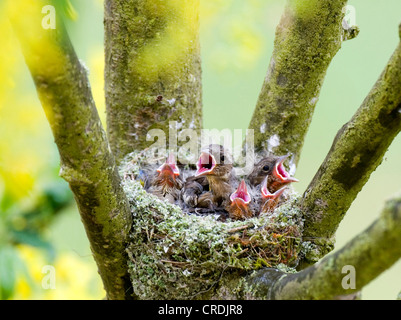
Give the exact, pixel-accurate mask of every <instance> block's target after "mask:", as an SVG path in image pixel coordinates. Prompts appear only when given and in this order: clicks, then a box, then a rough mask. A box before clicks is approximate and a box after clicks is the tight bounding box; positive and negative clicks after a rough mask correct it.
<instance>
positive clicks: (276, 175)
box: [248, 155, 299, 193]
mask: <svg viewBox="0 0 401 320" xmlns="http://www.w3.org/2000/svg"><path fill="white" fill-rule="evenodd" d="M287 157H288V155H286V156H282V157H277V156H269V157H265V158H263V159H262V160H260V161H259V162H258V163H257V164H256V165H255V167H254V169H253V171H252V172H251V173H250V174H249V176H248V179H249V182H250V184H251V185H252V186H257V185H259V184H261V183H262V182H263V181H264V179H265V178H266V177H267V189H268V190H269V192H270V193H275V192H276V191H277V190H279V189H281V188H282V187H284V186H286V185H288V184H289V183H291V182H298V181H299V180H298V179H296V178H294V177H291V176H290V174H289V173H288V172H287V171H286V170H285V168H284V165H283V163H284V161H285V160H286V159H287Z"/></svg>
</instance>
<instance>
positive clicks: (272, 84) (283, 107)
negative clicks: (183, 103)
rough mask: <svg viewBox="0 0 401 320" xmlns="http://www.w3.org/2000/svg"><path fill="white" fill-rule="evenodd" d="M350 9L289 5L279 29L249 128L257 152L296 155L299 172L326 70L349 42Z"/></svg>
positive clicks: (293, 1)
mask: <svg viewBox="0 0 401 320" xmlns="http://www.w3.org/2000/svg"><path fill="white" fill-rule="evenodd" d="M346 4H347V1H346V0H335V1H333V0H324V1H321V0H307V1H301V0H288V1H287V5H286V8H285V12H284V14H283V16H282V18H281V21H280V23H279V25H278V27H277V30H276V38H275V42H274V51H273V56H272V58H271V60H270V66H269V69H268V71H267V75H266V78H265V80H264V83H263V87H262V90H261V92H260V95H259V99H258V101H257V105H256V108H255V111H254V114H253V117H252V119H251V122H250V125H249V128H250V129H254V132H255V148H256V150H258V151H268V152H273V153H275V154H291V158H290V165H292V166H293V168H294V169H295V167H296V165H297V163H298V160H299V157H300V152H301V149H302V146H303V142H304V138H305V135H306V133H307V131H308V128H309V124H310V122H311V119H312V115H313V112H314V109H315V105H316V103H317V101H318V97H319V93H320V89H321V86H322V83H323V80H324V77H325V74H326V70H327V68H328V66H329V64H330V62H331V61H332V59H333V57H334V56H335V54H336V53H337V51H338V50H339V49H340V47H341V44H342V42H343V41H345V40H346V37H344V34H345V30H344V27H343V23H342V21H343V18H344V7H345V5H346ZM352 30H354V31H355V30H357V29H356V28H355V27H354V28H353V29H352ZM353 34H354V36H355V35H356V34H357V32H356V31H355V32H354V33H353ZM348 38H351V37H350V36H349V37H348Z"/></svg>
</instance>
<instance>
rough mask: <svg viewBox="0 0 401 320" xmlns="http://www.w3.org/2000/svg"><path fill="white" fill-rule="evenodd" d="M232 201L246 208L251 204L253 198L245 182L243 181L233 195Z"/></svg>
mask: <svg viewBox="0 0 401 320" xmlns="http://www.w3.org/2000/svg"><path fill="white" fill-rule="evenodd" d="M230 200H231V202H232V203H236V204H237V205H242V206H246V205H248V204H249V203H250V202H251V196H250V195H249V193H248V189H247V187H246V184H245V180H242V181H241V183H240V185H239V186H238V188H237V190H236V191H235V192H234V193H232V194H231V196H230Z"/></svg>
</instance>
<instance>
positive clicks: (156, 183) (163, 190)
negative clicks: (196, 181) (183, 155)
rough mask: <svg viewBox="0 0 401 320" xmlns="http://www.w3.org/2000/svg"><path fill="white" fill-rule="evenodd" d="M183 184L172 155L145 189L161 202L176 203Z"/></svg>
mask: <svg viewBox="0 0 401 320" xmlns="http://www.w3.org/2000/svg"><path fill="white" fill-rule="evenodd" d="M183 184H184V182H183V181H182V179H181V177H180V170H179V169H178V167H177V163H176V161H175V157H174V154H173V153H170V155H169V156H168V158H167V160H166V162H165V163H164V164H162V165H161V166H160V167H159V168H158V169H157V170H156V174H155V176H154V177H153V179H151V180H150V181H149V186H148V187H147V186H145V189H146V191H147V192H149V193H151V194H153V195H155V196H157V197H158V198H159V199H160V200H167V201H169V202H170V203H175V202H176V201H177V200H178V199H179V198H180V194H181V189H182V186H183Z"/></svg>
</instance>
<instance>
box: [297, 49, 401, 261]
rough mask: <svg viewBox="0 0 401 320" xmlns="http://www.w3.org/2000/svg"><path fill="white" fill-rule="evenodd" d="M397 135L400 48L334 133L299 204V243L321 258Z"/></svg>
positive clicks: (400, 116) (400, 109)
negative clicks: (309, 244) (312, 246)
mask: <svg viewBox="0 0 401 320" xmlns="http://www.w3.org/2000/svg"><path fill="white" fill-rule="evenodd" d="M400 130H401V44H400V45H399V46H398V47H397V49H396V50H395V52H394V54H393V56H392V57H391V59H390V61H389V62H388V64H387V66H386V68H385V70H384V71H383V73H382V75H381V76H380V78H379V80H378V81H377V82H376V84H375V85H374V87H373V89H372V90H371V92H370V93H369V95H368V96H367V98H366V99H365V100H364V102H363V103H362V105H361V107H360V108H359V109H358V110H357V112H356V113H355V115H354V116H353V117H352V119H351V120H350V121H349V122H348V123H346V124H345V125H344V126H343V127H342V128H341V129H340V130H339V132H338V133H337V136H336V138H335V140H334V142H333V145H332V147H331V149H330V151H329V153H328V155H327V156H326V159H325V160H324V162H323V164H322V165H321V167H320V169H319V170H318V172H317V173H316V175H315V177H314V178H313V180H312V182H311V183H310V185H309V186H308V188H307V190H306V192H305V194H304V199H303V203H302V207H303V211H304V214H305V229H304V237H307V238H309V239H311V241H315V242H320V244H321V245H322V253H321V256H323V255H324V254H325V253H327V250H326V249H324V246H325V244H326V243H327V241H329V242H330V241H331V240H330V238H331V237H333V235H334V233H335V231H336V230H337V228H338V225H339V224H340V222H341V220H342V219H343V217H344V215H345V213H346V212H347V210H348V208H349V207H350V205H351V204H352V202H353V201H354V199H355V198H356V196H357V194H358V193H359V191H360V190H361V189H362V187H363V186H364V184H365V183H366V182H367V181H368V179H369V177H370V175H371V173H372V172H373V171H374V170H375V169H376V168H377V167H378V166H379V165H380V163H381V162H382V160H383V157H384V155H385V153H386V151H387V149H388V147H389V146H390V144H391V142H392V141H393V139H394V138H395V137H396V135H397V134H398V133H399V132H400Z"/></svg>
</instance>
